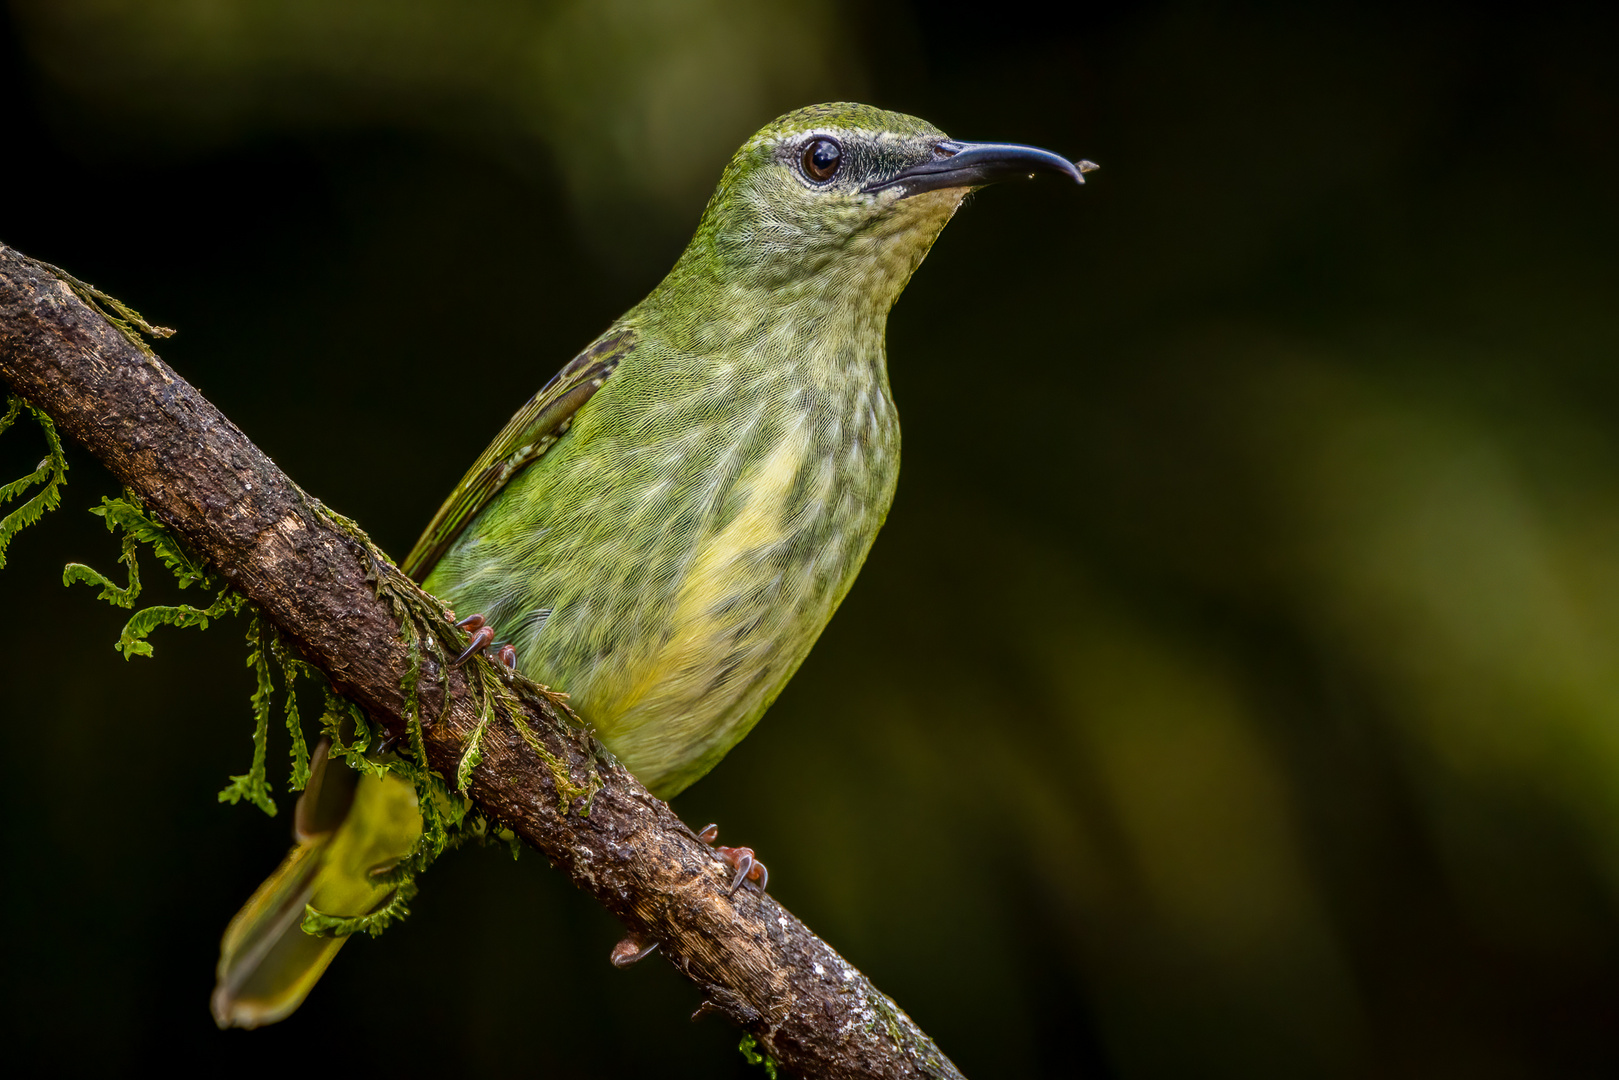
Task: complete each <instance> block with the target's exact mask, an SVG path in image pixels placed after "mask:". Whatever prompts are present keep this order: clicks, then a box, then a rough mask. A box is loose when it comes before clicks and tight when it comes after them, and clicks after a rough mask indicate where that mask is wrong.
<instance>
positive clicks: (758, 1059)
mask: <svg viewBox="0 0 1619 1080" xmlns="http://www.w3.org/2000/svg"><path fill="white" fill-rule="evenodd" d="M737 1049H738V1050H740V1051H742V1060H744V1061H746V1062H747V1063H748V1064H749V1065H762V1066H764V1070H765V1075H766V1076H768V1077H770V1080H776V1059H775V1058H773V1057H771V1056H770V1055H769V1054H761V1053H760V1052H759V1043H758V1041H757V1040H755V1039H754V1037H753V1036H752V1035H747V1034H744V1035H743V1036H742V1041H741V1042H740V1043H739V1044H737Z"/></svg>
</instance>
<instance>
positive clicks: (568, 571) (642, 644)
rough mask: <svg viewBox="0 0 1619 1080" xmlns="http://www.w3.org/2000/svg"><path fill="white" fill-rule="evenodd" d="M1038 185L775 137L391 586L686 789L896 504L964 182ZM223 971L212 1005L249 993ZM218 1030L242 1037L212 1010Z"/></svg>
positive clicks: (298, 989) (847, 131)
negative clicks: (913, 295)
mask: <svg viewBox="0 0 1619 1080" xmlns="http://www.w3.org/2000/svg"><path fill="white" fill-rule="evenodd" d="M829 148H830V149H829ZM834 150H835V151H836V152H835V153H834V152H833V151H834ZM1032 169H1048V170H1053V171H1058V172H1063V173H1066V174H1067V175H1070V176H1072V177H1073V178H1074V179H1076V180H1078V179H1080V173H1081V172H1082V171H1083V168H1082V167H1081V166H1075V165H1072V164H1070V163H1068V162H1067V161H1065V160H1063V159H1061V158H1058V157H1056V156H1055V155H1052V154H1049V153H1047V152H1045V151H1037V150H1034V149H1032V148H1028V147H1015V146H999V145H992V144H981V145H975V144H962V143H955V142H952V141H950V140H948V139H947V138H946V136H945V135H944V134H943V133H942V132H940V131H939V130H938V129H936V128H934V127H933V126H932V125H930V124H927V123H925V122H924V121H921V120H918V119H915V118H914V117H909V116H903V115H900V114H897V113H890V112H884V111H881V110H879V109H873V108H871V107H869V106H864V105H850V104H836V105H819V106H814V107H811V108H807V109H801V110H799V111H797V112H793V113H789V114H787V115H786V116H783V117H781V118H780V119H778V120H776V121H775V122H773V123H772V124H770V125H769V126H767V127H765V128H764V129H763V130H761V131H760V132H759V133H758V134H756V135H755V136H754V137H753V138H752V139H750V140H749V141H748V142H747V143H746V144H745V145H744V146H743V147H742V148H741V149H740V150H739V151H738V152H737V154H736V156H735V157H734V158H732V160H731V163H730V164H729V165H728V166H727V167H726V169H725V173H724V175H723V177H722V178H721V180H720V184H719V187H718V189H717V190H716V191H715V192H714V196H713V198H712V199H710V200H709V203H708V207H707V209H706V210H705V211H704V213H703V218H702V221H701V223H700V224H699V226H698V228H697V232H696V235H695V236H694V237H693V238H692V241H691V243H690V245H689V246H688V247H687V249H686V251H685V253H684V254H683V255H682V256H681V257H680V260H679V261H678V262H677V263H676V264H675V267H674V269H673V270H672V271H670V273H669V275H668V277H667V278H665V279H664V281H663V282H662V283H661V284H660V285H659V286H658V287H657V288H656V289H654V290H653V292H652V294H651V295H650V296H648V297H647V298H646V299H645V300H643V301H642V302H641V303H640V304H638V305H636V306H635V307H634V308H632V309H631V310H630V311H629V312H628V313H626V314H625V315H624V316H623V317H622V318H621V319H619V320H618V321H617V322H615V323H614V324H613V325H612V326H611V327H610V328H609V329H608V330H607V332H606V333H604V334H603V335H602V336H601V337H600V338H598V339H597V340H596V341H595V342H594V343H593V344H592V345H591V346H590V347H588V348H587V349H586V350H585V351H584V352H582V353H581V354H580V355H579V356H578V357H577V358H575V359H574V360H573V361H572V362H570V363H569V364H568V365H567V366H566V367H565V368H563V370H562V371H561V372H559V373H558V374H557V376H556V377H555V378H553V379H552V380H551V382H550V383H548V384H547V385H546V386H545V388H544V389H542V390H541V391H540V392H539V394H537V395H536V396H535V397H534V399H533V400H531V401H530V402H529V403H528V404H527V405H526V406H524V408H523V409H522V410H520V411H519V413H518V414H517V416H515V417H514V418H513V419H512V421H511V422H510V423H509V424H508V425H507V427H506V428H505V430H504V431H502V432H501V434H500V436H499V437H498V438H497V439H496V440H495V442H494V443H493V444H492V445H491V446H490V447H489V449H488V450H486V451H485V452H484V454H483V455H482V456H481V457H480V458H479V459H478V461H477V462H476V463H475V464H474V465H473V467H472V469H471V471H469V472H468V473H467V475H466V477H465V478H464V479H463V480H462V482H461V484H460V485H459V486H458V487H457V489H456V491H455V492H454V493H453V494H452V495H451V496H450V498H449V500H448V501H447V502H446V503H445V504H444V507H443V508H442V509H441V510H440V511H439V513H438V514H437V515H436V516H435V518H434V519H433V522H432V523H431V524H430V525H429V526H428V529H427V531H426V532H425V533H424V534H423V536H422V538H421V540H419V541H418V542H417V544H416V547H415V549H414V550H412V552H411V554H410V556H409V557H408V558H407V559H406V561H405V568H406V570H407V571H408V572H410V573H412V574H413V575H416V576H418V577H423V578H424V579H425V585H426V587H427V588H428V590H429V591H431V592H433V593H434V594H436V595H438V596H439V597H441V598H442V599H444V600H445V601H446V602H447V603H449V604H450V605H451V606H452V607H453V608H454V609H455V610H456V611H457V612H458V613H459V614H461V615H463V616H465V615H471V614H474V613H476V614H481V615H483V616H484V617H485V618H486V619H487V621H488V624H489V625H490V626H492V627H493V628H494V630H495V633H496V635H497V640H501V641H510V642H511V643H512V644H513V645H515V647H516V651H517V657H518V666H519V668H520V669H521V670H522V671H523V672H524V673H525V674H527V675H529V676H530V677H531V678H534V679H536V680H538V681H540V682H543V683H546V684H548V685H551V686H554V687H557V688H558V689H561V690H566V691H567V692H568V693H569V694H570V695H571V698H572V703H573V706H574V708H575V709H576V710H577V711H578V712H579V714H580V715H581V716H582V717H583V718H584V719H585V720H586V721H587V722H588V723H589V724H590V725H591V726H592V727H593V728H594V730H595V731H596V733H597V735H598V736H599V737H600V738H601V740H602V742H603V743H605V744H606V745H607V747H608V748H609V749H611V750H612V751H613V752H614V753H616V754H617V755H618V756H619V757H620V759H621V760H623V761H624V763H625V764H626V765H627V766H628V767H629V768H630V770H631V771H632V772H634V773H635V775H636V776H637V777H639V778H640V779H641V780H642V782H644V783H645V784H646V785H647V786H648V787H649V788H651V789H652V791H653V792H655V793H657V794H659V795H661V796H664V797H668V796H671V795H673V794H675V793H677V792H679V791H681V790H682V789H683V788H685V787H686V786H687V785H688V784H690V783H691V782H692V781H694V780H696V779H697V778H698V777H700V776H702V775H703V774H704V773H705V772H707V771H708V770H709V769H710V768H712V767H713V766H714V764H715V763H716V762H717V761H719V759H720V758H721V757H723V756H724V755H725V753H726V751H728V750H729V749H730V748H731V747H732V746H734V745H736V743H737V741H738V740H739V739H741V738H742V737H743V736H744V735H746V734H747V732H748V730H749V729H750V728H751V727H752V726H753V725H754V723H755V722H757V721H758V719H759V717H760V716H761V715H762V714H763V713H764V711H765V710H766V709H767V708H768V707H769V705H770V703H771V702H772V701H773V700H774V699H775V697H776V695H777V694H778V693H780V691H781V689H782V687H783V686H784V685H785V684H786V682H787V680H788V679H789V678H791V676H792V674H793V672H794V671H795V670H797V668H798V665H799V664H800V663H801V662H802V661H803V659H804V657H805V655H806V654H807V653H808V652H809V649H810V647H811V646H812V645H813V644H814V642H815V639H816V638H817V637H818V636H819V635H820V633H821V630H822V629H823V628H824V627H825V626H826V624H827V621H828V620H829V619H830V618H831V617H832V613H833V612H834V611H835V610H836V609H837V606H838V604H839V602H840V601H842V599H843V597H844V595H845V593H847V592H848V590H849V586H850V585H851V584H852V583H853V581H854V577H855V574H856V573H857V572H858V571H859V569H860V566H861V564H862V563H863V562H864V561H865V558H866V554H867V552H868V551H869V550H870V549H871V545H872V541H873V540H874V539H875V538H876V535H877V531H878V529H879V528H880V527H881V526H882V523H883V519H884V517H885V516H886V515H887V513H888V507H889V504H890V502H891V501H892V499H893V494H894V485H895V481H896V478H897V475H898V469H899V423H898V419H897V416H896V414H895V410H894V403H893V400H892V398H891V396H890V394H889V386H888V372H887V367H886V357H885V351H884V341H883V335H884V328H885V326H886V324H887V319H888V311H889V309H890V308H891V307H892V306H893V304H894V301H895V300H896V299H898V297H899V294H900V292H901V291H902V290H903V289H904V288H905V285H906V283H907V282H908V281H909V280H910V277H911V274H912V273H913V272H914V271H915V270H916V268H917V266H918V265H919V264H920V263H921V262H922V259H923V257H924V256H925V255H926V254H927V251H928V249H929V248H930V247H931V246H932V244H933V241H934V239H935V238H936V237H937V236H938V234H939V230H940V229H942V228H943V227H944V225H945V224H946V223H947V222H948V221H949V220H950V217H951V216H952V215H953V214H954V213H955V211H956V208H957V206H959V205H960V202H961V200H962V198H963V197H964V196H965V195H966V193H967V191H968V190H970V189H971V188H972V187H975V186H980V185H982V184H984V183H989V182H991V181H992V180H994V179H999V178H1001V177H1003V176H1008V175H1014V174H1018V173H1024V172H1029V171H1031V170H1032ZM347 827H349V826H348V825H347V824H345V826H344V828H347ZM356 827H358V826H356ZM342 838H343V830H342V829H339V830H338V833H337V840H336V841H332V840H326V841H323V842H326V843H334V844H335V843H338V842H341V841H342ZM303 865H306V863H305V862H304V861H303V860H300V858H299V857H298V855H297V854H296V853H295V855H294V857H293V858H292V859H289V861H288V863H287V864H285V865H284V866H283V869H282V871H281V872H280V873H279V875H278V878H277V880H278V881H280V880H282V879H288V880H290V878H291V876H292V875H293V874H294V873H295V872H297V871H298V868H299V867H300V866H303ZM261 895H264V896H272V897H278V898H281V900H282V901H284V900H285V896H286V895H290V892H289V889H288V888H269V887H267V888H266V889H263V890H261ZM257 900H258V897H255V901H257ZM284 906H285V904H284V903H282V907H284ZM252 908H253V905H252V903H250V905H249V909H245V910H244V912H243V914H242V915H241V916H238V919H237V922H236V923H233V927H236V928H237V931H236V932H237V934H238V937H240V936H241V934H242V933H245V932H246V931H245V930H242V929H241V927H245V926H251V925H254V924H255V921H256V920H257V919H258V918H259V917H260V913H258V912H256V911H254V910H252ZM332 914H339V915H342V914H359V912H343V911H338V912H332ZM263 917H264V918H266V919H268V918H269V915H268V914H265V915H264V916H263ZM325 955H326V957H327V958H328V959H329V953H327V954H325ZM324 962H325V961H324V960H322V963H324ZM227 966H228V965H227V964H226V963H224V962H222V964H221V986H222V987H223V986H225V985H226V984H227V980H228V979H234V980H235V982H236V983H242V984H245V983H246V982H248V981H250V980H246V979H244V977H243V976H242V975H241V974H240V973H232V972H228V971H227ZM260 981H261V982H262V980H260ZM312 982H313V979H312V977H307V976H306V977H303V978H302V979H301V980H298V981H296V982H294V981H292V980H289V981H288V984H287V995H288V1001H289V1002H290V1004H288V1003H283V1005H284V1007H278V1010H271V1009H269V1008H268V1007H266V1006H264V1005H262V1004H261V1005H259V1006H257V1008H258V1012H257V1013H256V1014H255V1015H256V1016H257V1017H258V1018H260V1019H263V1018H265V1017H269V1016H270V1015H271V1012H272V1011H274V1016H275V1017H276V1018H278V1017H279V1016H280V1015H285V1013H286V1012H289V1011H290V1010H291V1008H294V1007H296V1004H297V1000H298V999H300V998H301V996H302V994H303V993H305V992H307V989H308V986H309V985H310V984H311V983H312ZM216 1017H217V1018H218V1019H219V1021H220V1023H221V1024H227V1023H242V1022H245V1021H244V1019H243V1017H242V1016H241V1015H239V1013H238V1012H237V1011H234V1010H233V1005H232V1003H231V1001H230V1000H228V996H227V997H225V998H216Z"/></svg>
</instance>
